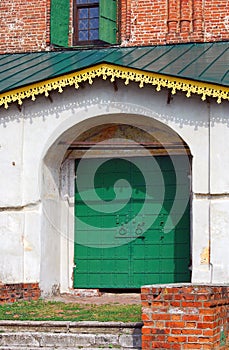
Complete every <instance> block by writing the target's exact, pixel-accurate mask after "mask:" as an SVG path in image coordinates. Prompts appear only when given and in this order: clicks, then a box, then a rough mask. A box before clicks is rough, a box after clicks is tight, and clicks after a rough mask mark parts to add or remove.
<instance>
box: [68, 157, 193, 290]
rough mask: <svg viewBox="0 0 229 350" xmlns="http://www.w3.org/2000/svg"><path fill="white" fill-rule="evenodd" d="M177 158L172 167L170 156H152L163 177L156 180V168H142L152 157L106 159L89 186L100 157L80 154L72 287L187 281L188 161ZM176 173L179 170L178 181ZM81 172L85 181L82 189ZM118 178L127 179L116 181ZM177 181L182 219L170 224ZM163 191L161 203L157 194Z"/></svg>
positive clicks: (188, 259)
mask: <svg viewBox="0 0 229 350" xmlns="http://www.w3.org/2000/svg"><path fill="white" fill-rule="evenodd" d="M177 157H179V162H178V164H179V165H178V168H177V166H176V171H175V170H174V166H173V162H172V161H171V159H170V158H169V157H168V156H164V157H163V156H160V157H159V156H158V157H156V158H155V159H156V165H155V167H157V166H158V167H159V169H160V171H161V174H163V181H162V182H160V181H159V180H157V178H156V170H155V173H154V171H152V169H150V168H147V167H146V165H147V162H150V159H149V158H147V157H143V158H141V159H138V163H137V165H136V164H134V158H133V159H107V160H105V162H104V163H103V164H102V165H101V166H100V167H99V168H98V170H97V172H96V173H95V180H94V184H93V186H92V187H91V186H90V185H89V180H88V174H89V173H91V171H92V169H93V168H94V167H96V166H97V164H98V160H97V159H84V160H83V162H84V170H83V171H82V170H79V169H80V168H79V165H78V164H79V161H77V162H76V174H77V179H76V194H75V252H74V256H75V258H74V260H75V266H76V267H75V268H74V287H75V288H140V286H141V285H144V284H152V283H173V282H190V271H189V268H188V267H189V263H190V207H189V201H188V203H187V198H189V191H190V190H189V179H188V174H189V162H187V158H186V159H184V156H177ZM103 161H104V160H103ZM81 165H82V161H81ZM140 169H146V170H145V171H146V172H147V171H149V172H150V174H148V176H149V178H151V177H152V188H151V187H150V186H151V184H150V186H148V187H147V185H146V177H145V176H144V175H143V173H142V171H141V170H140ZM147 169H148V170H147ZM177 172H179V173H182V176H180V175H179V178H182V181H181V182H180V183H179V184H176V181H177V180H176V179H177ZM79 176H81V177H83V178H84V184H85V185H84V186H83V187H82V186H81V188H80V190H79V188H78V187H79V186H78V185H77V184H78V181H79ZM147 178H148V177H147ZM154 178H155V179H156V180H153V179H154ZM120 179H125V180H126V181H127V182H118V180H120ZM155 181H156V182H155ZM128 184H130V186H131V187H129V185H128ZM114 185H115V186H114ZM178 186H180V188H179V189H180V190H181V193H182V194H181V196H180V197H179V199H178V200H179V201H180V203H179V205H178V208H177V209H176V213H175V215H176V216H178V217H180V220H179V219H178V220H177V221H178V222H177V223H176V224H175V225H174V222H175V221H174V216H173V217H172V214H171V209H172V206H173V203H174V200H175V196H176V193H177V191H178ZM93 187H94V188H95V190H96V193H97V195H98V198H96V197H95V196H94V194H93ZM164 190H165V193H164V196H163V201H162V205H161V201H160V193H162V192H163V191H164ZM119 206H120V208H119ZM185 207H186V209H185ZM107 209H110V212H106V210H107ZM184 209H185V210H184ZM148 222H150V225H149V227H148V229H146V230H145V228H144V227H145V226H147V223H148ZM166 223H167V224H168V226H167V227H168V230H167V231H166V232H165V226H166Z"/></svg>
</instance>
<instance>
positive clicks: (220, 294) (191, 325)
mask: <svg viewBox="0 0 229 350" xmlns="http://www.w3.org/2000/svg"><path fill="white" fill-rule="evenodd" d="M141 296H142V308H143V312H142V319H143V322H144V326H143V329H142V333H143V335H142V349H143V350H150V349H155V348H157V349H179V350H181V349H182V350H183V349H191V350H194V349H195V350H196V349H212V350H213V349H214V350H217V349H222V350H224V349H225V350H226V349H228V348H229V344H228V343H227V342H228V313H229V287H217V286H210V285H209V286H199V285H183V286H182V285H168V286H166V287H165V286H162V287H160V286H152V287H148V286H147V287H143V288H142V291H141Z"/></svg>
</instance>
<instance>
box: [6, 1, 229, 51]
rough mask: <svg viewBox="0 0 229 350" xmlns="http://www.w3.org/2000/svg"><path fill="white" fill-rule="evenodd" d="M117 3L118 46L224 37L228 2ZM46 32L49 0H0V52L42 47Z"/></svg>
mask: <svg viewBox="0 0 229 350" xmlns="http://www.w3.org/2000/svg"><path fill="white" fill-rule="evenodd" d="M63 1H64V0H63ZM65 1H70V4H72V0H65ZM119 1H120V3H119V27H120V35H119V36H120V40H121V44H122V45H123V46H131V45H155V44H169V43H182V42H208V41H219V40H229V1H228V0H154V1H152V0H119ZM71 6H72V5H71ZM71 17H72V14H71V13H70V23H72V18H71ZM49 31H50V0H36V1H35V0H30V1H28V0H13V1H12V0H11V1H10V0H1V1H0V53H4V52H9V53H10V52H28V51H41V50H45V49H46V48H47V47H48V46H49ZM69 43H71V37H69Z"/></svg>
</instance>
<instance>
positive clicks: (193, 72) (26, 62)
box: [0, 0, 229, 93]
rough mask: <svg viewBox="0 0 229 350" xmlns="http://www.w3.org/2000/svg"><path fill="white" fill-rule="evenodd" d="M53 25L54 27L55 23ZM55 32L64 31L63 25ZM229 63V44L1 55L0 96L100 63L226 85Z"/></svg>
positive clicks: (113, 48) (112, 48)
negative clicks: (0, 94) (15, 89)
mask: <svg viewBox="0 0 229 350" xmlns="http://www.w3.org/2000/svg"><path fill="white" fill-rule="evenodd" d="M54 1H60V0H54ZM57 10H58V11H60V8H58V7H57V9H56V11H57ZM65 11H66V12H67V10H66V8H65V10H64V12H63V13H65ZM65 16H66V15H65ZM52 23H53V24H52V28H53V26H54V24H55V25H56V24H57V23H56V22H55V23H54V22H52ZM58 30H61V31H63V32H65V33H66V32H67V31H66V26H64V25H63V27H61V26H60V28H57V29H56V33H57V31H58ZM52 33H55V30H52ZM63 37H64V35H63ZM53 40H54V38H53ZM61 40H62V39H61ZM63 40H64V39H63ZM65 40H66V39H65ZM63 43H64V42H62V44H63ZM59 44H61V43H60V42H59ZM65 44H66V41H65ZM228 62H229V42H216V43H203V44H181V45H164V46H148V47H128V48H124V47H118V46H117V47H110V48H96V49H71V50H69V51H61V52H37V53H27V54H24V53H23V54H4V55H0V93H2V92H6V91H9V90H12V89H14V88H20V87H22V86H26V85H29V84H32V83H36V82H40V81H44V80H47V79H50V78H55V77H58V76H61V75H63V74H68V73H71V72H75V71H79V70H81V69H84V68H87V67H91V66H94V65H95V64H99V63H108V64H115V65H120V66H123V67H129V68H135V69H139V70H142V71H147V72H153V73H160V74H165V75H170V76H174V77H177V78H186V79H191V80H196V81H201V82H206V83H215V84H219V85H222V86H229V70H228Z"/></svg>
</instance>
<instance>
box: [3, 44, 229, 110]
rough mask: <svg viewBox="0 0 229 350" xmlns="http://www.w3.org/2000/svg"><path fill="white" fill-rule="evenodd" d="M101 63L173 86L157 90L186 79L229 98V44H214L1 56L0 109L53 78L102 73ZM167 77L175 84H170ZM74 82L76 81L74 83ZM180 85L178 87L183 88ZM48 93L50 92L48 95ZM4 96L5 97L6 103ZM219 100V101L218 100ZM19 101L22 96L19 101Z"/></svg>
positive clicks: (126, 76)
mask: <svg viewBox="0 0 229 350" xmlns="http://www.w3.org/2000/svg"><path fill="white" fill-rule="evenodd" d="M103 64H106V65H108V66H106V67H107V69H108V68H109V67H116V71H117V70H118V68H117V66H118V67H120V72H121V71H122V69H121V68H125V74H124V75H125V77H124V78H125V79H128V81H129V80H135V81H139V78H138V79H132V75H133V74H137V73H136V72H137V71H138V74H140V75H141V73H142V74H143V75H144V76H147V74H148V79H149V78H152V79H153V76H154V75H155V74H156V75H155V77H156V78H157V79H161V81H162V82H163V77H166V79H167V80H168V81H169V80H171V81H170V83H171V84H172V85H171V84H170V85H171V86H169V85H168V84H167V85H166V84H163V83H162V84H159V85H160V86H166V87H171V88H174V83H175V82H176V83H177V82H178V83H180V84H181V83H182V79H185V80H186V81H185V83H186V84H188V83H189V81H191V82H200V83H204V84H214V85H218V88H221V90H222V88H226V90H225V89H224V90H223V91H224V94H223V95H222V96H221V98H225V99H229V90H228V89H227V88H228V87H229V42H216V43H204V44H179V45H164V46H148V47H128V48H126V47H110V48H101V49H99V48H97V49H71V50H68V51H54V52H36V53H22V54H4V55H0V104H6V102H7V103H8V102H12V101H14V100H18V101H19V102H20V99H19V98H18V99H13V98H12V99H11V100H10V99H8V101H6V100H7V99H6V96H8V95H9V92H12V91H14V90H15V89H16V90H17V91H16V92H19V91H18V89H21V88H24V87H26V86H27V87H29V86H31V85H33V87H34V84H37V83H40V82H45V81H47V80H50V79H51V80H52V79H54V80H55V79H56V78H59V77H62V76H66V75H69V74H72V73H76V72H80V71H84V74H86V71H85V70H87V69H88V68H90V67H95V66H98V65H100V68H101V65H103ZM90 72H92V71H90ZM94 72H95V71H94ZM120 72H119V75H118V74H113V75H112V74H110V76H112V77H115V78H117V77H118V78H119V77H120V78H123V76H122V74H121V73H120ZM128 72H129V73H128ZM101 74H102V73H101ZM101 74H100V75H101ZM103 74H104V73H103ZM131 74H132V75H131ZM150 74H151V75H150ZM90 75H91V77H92V78H94V77H95V76H99V74H95V73H94V76H93V73H91V74H90ZM108 75H109V74H108ZM128 75H129V76H130V77H129V78H128ZM71 77H72V76H71ZM169 77H171V78H174V79H169ZM180 79H181V80H180ZM59 80H60V79H58V81H59ZM81 80H87V79H81ZM88 80H89V79H88ZM143 80H144V81H143V83H147V82H148V81H147V79H143ZM187 80H188V81H187ZM79 82H80V80H79ZM74 83H76V82H75V81H74ZM150 83H151V81H150ZM152 84H153V85H157V84H154V83H152ZM66 85H72V83H70V84H65V85H62V86H66ZM177 86H178V85H177ZM177 86H176V87H175V88H176V89H179V88H178V87H177ZM203 87H204V86H202V88H203ZM50 90H51V89H48V91H50ZM180 90H183V91H188V90H187V89H186V90H185V89H183V88H180ZM216 90H217V88H216ZM44 91H47V89H44ZM44 91H43V92H44ZM16 92H15V93H16ZM191 92H195V91H191ZM7 93H8V94H7ZM23 93H25V89H23ZM225 93H226V95H225ZM35 94H36V93H35ZM35 94H34V95H35ZM207 95H208V94H207ZM213 95H214V94H213ZM213 95H212V96H213ZM31 96H33V94H32V95H31ZM1 97H2V98H3V100H2V101H1ZM25 97H29V96H25ZM213 97H214V96H213ZM215 97H219V96H218V95H215ZM21 98H22V99H23V98H24V97H23V96H21Z"/></svg>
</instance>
